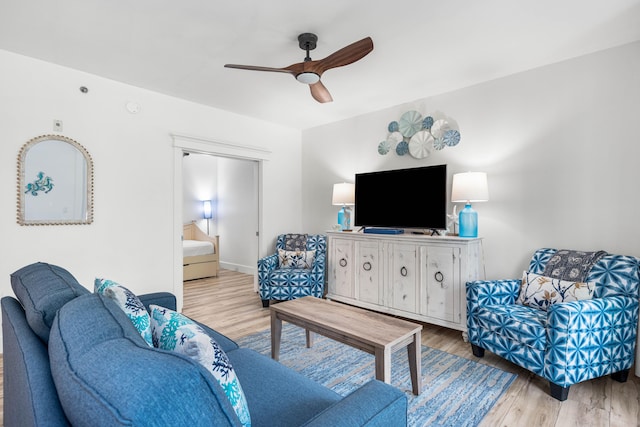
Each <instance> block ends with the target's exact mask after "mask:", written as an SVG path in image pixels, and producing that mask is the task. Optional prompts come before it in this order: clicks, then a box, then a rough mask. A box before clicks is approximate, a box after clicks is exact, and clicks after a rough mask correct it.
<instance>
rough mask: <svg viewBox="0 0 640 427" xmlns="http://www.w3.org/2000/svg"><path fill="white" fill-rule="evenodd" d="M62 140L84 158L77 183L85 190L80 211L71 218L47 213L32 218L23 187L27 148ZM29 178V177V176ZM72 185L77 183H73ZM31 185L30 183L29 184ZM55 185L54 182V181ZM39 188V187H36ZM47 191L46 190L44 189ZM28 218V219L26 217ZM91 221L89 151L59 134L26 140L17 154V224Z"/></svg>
mask: <svg viewBox="0 0 640 427" xmlns="http://www.w3.org/2000/svg"><path fill="white" fill-rule="evenodd" d="M51 140H54V141H62V142H65V143H67V144H69V145H71V146H72V148H75V149H76V150H77V151H78V152H79V153H80V154H81V155H82V158H84V162H85V168H84V169H85V171H84V172H83V173H82V174H81V175H82V177H83V178H84V180H85V181H84V183H79V184H80V185H81V188H84V189H83V190H82V191H83V192H84V191H86V194H83V196H84V198H85V200H84V201H83V202H82V206H81V207H82V211H83V212H82V213H81V214H79V215H77V216H75V217H71V218H68V219H66V218H63V219H61V218H46V216H47V215H42V216H43V218H33V213H31V214H29V215H28V212H27V211H26V210H27V203H26V199H25V196H26V193H27V191H25V189H26V188H27V182H26V179H25V171H26V169H27V164H26V161H27V154H28V153H29V150H30V149H32V148H33V147H34V146H36V145H37V144H39V143H42V142H45V141H51ZM29 178H31V177H29ZM72 184H74V185H78V183H73V182H72ZM29 185H31V184H29ZM54 186H55V183H54ZM38 190H40V189H38ZM49 191H52V186H50V187H49ZM44 192H48V191H44ZM27 218H29V219H27ZM92 222H93V160H92V159H91V156H90V155H89V152H88V151H87V150H86V149H85V148H84V147H83V146H82V145H80V144H79V143H77V142H76V141H74V140H73V139H71V138H67V137H65V136H61V135H42V136H38V137H36V138H33V139H31V140H29V141H28V142H26V143H25V144H24V145H23V146H22V148H21V149H20V153H19V154H18V224H20V225H74V224H91V223H92Z"/></svg>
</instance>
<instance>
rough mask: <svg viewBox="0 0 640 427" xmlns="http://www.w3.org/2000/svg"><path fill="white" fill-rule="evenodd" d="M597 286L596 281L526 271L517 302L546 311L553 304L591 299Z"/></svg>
mask: <svg viewBox="0 0 640 427" xmlns="http://www.w3.org/2000/svg"><path fill="white" fill-rule="evenodd" d="M595 288H596V286H595V283H586V282H570V281H566V280H560V279H553V278H551V277H546V276H542V275H540V274H535V273H530V272H528V271H525V272H524V273H523V274H522V284H521V285H520V295H518V300H517V301H516V303H517V304H522V305H528V306H529V307H533V308H538V309H540V310H545V311H546V310H547V309H548V308H549V307H550V306H551V305H552V304H557V303H560V302H569V301H579V300H589V299H591V298H592V297H593V291H594V290H595Z"/></svg>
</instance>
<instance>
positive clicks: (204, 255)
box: [182, 223, 220, 280]
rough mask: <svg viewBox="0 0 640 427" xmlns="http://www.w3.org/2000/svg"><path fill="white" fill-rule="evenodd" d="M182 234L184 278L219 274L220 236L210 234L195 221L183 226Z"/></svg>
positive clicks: (191, 278) (189, 278) (199, 277)
mask: <svg viewBox="0 0 640 427" xmlns="http://www.w3.org/2000/svg"><path fill="white" fill-rule="evenodd" d="M182 236H183V240H182V256H183V258H182V259H183V262H182V269H183V280H194V279H202V278H204V277H213V276H217V275H218V270H219V268H220V246H219V238H218V236H215V237H211V236H208V235H207V234H206V233H205V232H204V231H202V230H200V228H198V226H197V225H196V224H194V223H189V224H185V225H184V226H183V230H182Z"/></svg>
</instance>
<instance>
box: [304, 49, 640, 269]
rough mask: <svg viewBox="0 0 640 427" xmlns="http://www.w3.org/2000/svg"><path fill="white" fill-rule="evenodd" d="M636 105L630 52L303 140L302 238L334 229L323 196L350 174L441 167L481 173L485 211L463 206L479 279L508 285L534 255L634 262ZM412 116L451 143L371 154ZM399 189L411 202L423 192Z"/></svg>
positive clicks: (336, 126)
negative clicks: (473, 229) (475, 227)
mask: <svg viewBox="0 0 640 427" xmlns="http://www.w3.org/2000/svg"><path fill="white" fill-rule="evenodd" d="M397 78H401V70H399V71H398V76H397ZM428 78H429V72H428V70H425V79H428ZM389 84H393V77H391V78H390V81H389ZM639 99H640V43H633V44H629V45H625V46H622V47H619V48H615V49H609V50H606V51H602V52H599V53H595V54H591V55H587V56H584V57H580V58H575V59H572V60H569V61H565V62H562V63H558V64H554V65H550V66H546V67H542V68H539V69H535V70H531V71H528V72H524V73H520V74H517V75H513V76H510V77H506V78H501V79H498V80H495V81H491V82H487V83H484V84H479V85H476V86H473V87H469V88H465V89H462V90H458V91H455V92H450V93H446V94H442V95H438V96H434V97H431V98H426V99H419V100H416V101H415V102H411V103H407V104H404V105H399V106H397V107H394V108H389V109H386V110H383V111H378V112H376V113H373V114H367V115H364V116H360V117H357V118H354V119H350V120H345V121H342V122H339V123H333V124H330V125H326V126H321V127H318V128H314V129H311V130H307V131H304V132H303V135H302V136H303V160H302V163H303V165H302V167H303V171H304V173H303V180H304V185H303V187H304V189H305V191H304V192H303V220H304V226H305V230H307V231H309V232H320V231H323V230H326V229H328V228H329V227H330V225H331V224H333V223H334V222H335V217H336V215H337V210H338V207H334V206H331V188H332V185H333V184H334V183H336V182H342V181H344V180H346V181H348V182H353V180H354V174H355V173H358V172H367V171H375V170H384V169H398V168H402V167H417V166H424V165H435V164H447V165H448V168H449V170H448V171H449V174H453V173H457V172H465V171H467V170H472V171H484V172H487V174H488V180H489V194H490V200H489V201H488V202H486V203H476V204H474V208H475V209H476V210H477V211H478V213H479V232H480V235H481V237H484V248H485V261H486V271H487V277H488V278H492V279H496V278H516V277H520V275H521V274H522V270H523V269H525V268H526V267H527V263H528V260H529V258H530V256H531V253H532V252H533V251H534V250H535V249H536V248H539V247H557V248H570V249H583V250H598V249H604V250H607V251H609V252H612V253H622V254H628V255H635V256H640V245H638V239H639V238H640V221H639V220H638V212H640V198H639V197H637V193H638V190H637V188H636V187H637V185H638V183H640V167H638V159H639V158H640V143H639V137H638V129H637V125H638V118H639V117H640V107H639V103H638V100H639ZM412 109H415V110H418V111H419V112H421V113H422V114H444V115H446V116H448V117H450V118H452V119H453V120H455V121H456V122H457V124H458V126H459V129H460V132H461V135H462V138H461V142H460V144H459V145H458V146H457V147H455V148H446V149H445V150H443V151H439V152H434V153H432V155H431V156H430V157H428V158H426V159H422V160H416V159H414V158H412V157H410V156H404V157H399V156H397V155H395V154H388V155H387V156H381V155H379V154H378V153H377V146H378V143H379V142H380V141H382V140H384V139H385V138H386V135H387V124H388V123H389V122H390V121H392V120H398V119H399V118H400V116H401V114H402V113H404V112H405V111H408V110H412ZM450 183H451V181H450V178H449V185H450ZM409 185H415V187H416V197H420V185H424V184H419V183H414V184H409ZM449 191H450V188H449ZM382 202H383V201H382ZM451 206H452V205H451ZM451 206H450V208H451ZM356 209H357V206H356ZM450 210H451V209H450Z"/></svg>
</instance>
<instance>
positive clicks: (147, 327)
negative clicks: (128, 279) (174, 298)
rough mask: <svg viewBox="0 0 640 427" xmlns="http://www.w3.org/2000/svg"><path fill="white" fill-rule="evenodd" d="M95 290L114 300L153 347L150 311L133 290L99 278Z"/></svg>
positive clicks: (95, 283) (95, 282)
mask: <svg viewBox="0 0 640 427" xmlns="http://www.w3.org/2000/svg"><path fill="white" fill-rule="evenodd" d="M94 292H95V293H98V294H102V295H104V296H106V297H108V298H110V299H112V300H114V301H115V302H116V303H117V304H118V306H119V307H120V308H121V309H122V311H124V312H125V314H126V315H127V316H128V317H129V319H130V320H131V323H133V325H134V326H135V327H136V329H137V330H138V332H140V335H142V338H144V340H145V341H146V342H147V344H149V346H150V347H153V342H152V340H151V322H150V319H149V313H148V312H147V309H146V308H145V307H144V304H142V302H141V301H140V299H139V298H138V297H137V296H136V295H135V294H134V293H133V292H131V291H130V290H129V289H127V288H125V287H124V286H122V285H120V284H119V283H116V282H114V281H113V280H107V279H98V278H96V280H95V281H94Z"/></svg>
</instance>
